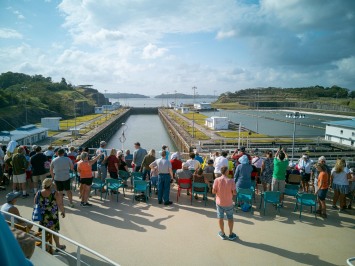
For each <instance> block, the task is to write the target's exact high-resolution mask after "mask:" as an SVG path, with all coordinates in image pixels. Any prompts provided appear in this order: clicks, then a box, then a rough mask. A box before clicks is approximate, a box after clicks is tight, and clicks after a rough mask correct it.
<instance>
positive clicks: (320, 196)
mask: <svg viewBox="0 0 355 266" xmlns="http://www.w3.org/2000/svg"><path fill="white" fill-rule="evenodd" d="M327 192H328V189H327V188H326V189H319V190H318V192H317V196H318V199H319V200H321V201H323V200H325V198H326V197H327Z"/></svg>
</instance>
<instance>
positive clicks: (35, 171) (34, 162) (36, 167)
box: [30, 146, 48, 194]
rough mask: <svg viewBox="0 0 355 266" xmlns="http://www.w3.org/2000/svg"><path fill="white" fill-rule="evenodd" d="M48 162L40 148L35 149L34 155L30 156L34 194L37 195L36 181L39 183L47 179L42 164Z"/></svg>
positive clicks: (45, 170)
mask: <svg viewBox="0 0 355 266" xmlns="http://www.w3.org/2000/svg"><path fill="white" fill-rule="evenodd" d="M47 161H48V159H47V156H46V155H44V154H43V153H42V148H41V146H37V147H36V154H35V155H33V156H31V159H30V162H31V166H32V181H33V184H34V187H33V190H34V193H35V194H36V193H37V190H38V181H39V180H40V181H41V184H42V182H43V180H44V179H45V178H46V177H47V175H48V174H47V169H46V168H45V167H44V164H45V163H46V162H47Z"/></svg>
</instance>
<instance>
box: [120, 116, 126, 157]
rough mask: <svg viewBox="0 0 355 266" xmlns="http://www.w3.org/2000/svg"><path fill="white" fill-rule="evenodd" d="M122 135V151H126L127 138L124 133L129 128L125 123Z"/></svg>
mask: <svg viewBox="0 0 355 266" xmlns="http://www.w3.org/2000/svg"><path fill="white" fill-rule="evenodd" d="M121 125H122V134H121V136H120V142H121V143H122V151H123V149H124V143H125V141H126V136H125V135H124V131H125V130H127V128H128V126H127V125H126V124H125V123H122V124H121Z"/></svg>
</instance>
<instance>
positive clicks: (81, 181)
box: [80, 177, 93, 186]
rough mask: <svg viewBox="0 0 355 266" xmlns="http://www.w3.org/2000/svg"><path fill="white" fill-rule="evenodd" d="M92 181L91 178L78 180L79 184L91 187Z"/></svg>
mask: <svg viewBox="0 0 355 266" xmlns="http://www.w3.org/2000/svg"><path fill="white" fill-rule="evenodd" d="M92 180H93V178H92V177H90V178H81V179H80V184H83V185H87V186H91V185H92Z"/></svg>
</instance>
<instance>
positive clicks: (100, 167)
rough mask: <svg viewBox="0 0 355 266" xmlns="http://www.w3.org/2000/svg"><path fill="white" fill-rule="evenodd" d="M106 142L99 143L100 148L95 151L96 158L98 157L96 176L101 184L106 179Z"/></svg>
mask: <svg viewBox="0 0 355 266" xmlns="http://www.w3.org/2000/svg"><path fill="white" fill-rule="evenodd" d="M105 147H106V141H101V142H100V148H98V149H97V150H96V156H100V157H99V159H98V160H97V175H98V177H99V178H101V180H102V181H103V182H105V179H106V177H107V158H108V156H107V151H106V149H105Z"/></svg>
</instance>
